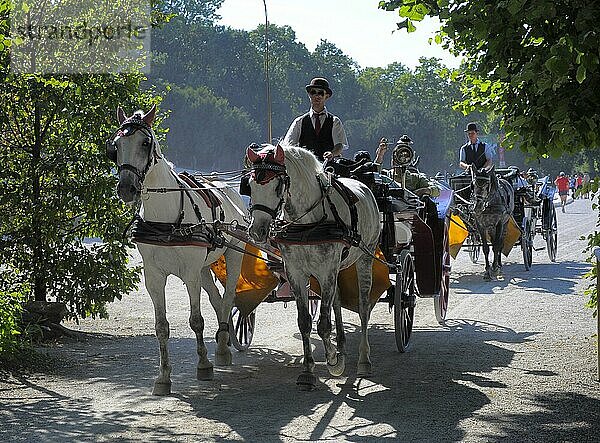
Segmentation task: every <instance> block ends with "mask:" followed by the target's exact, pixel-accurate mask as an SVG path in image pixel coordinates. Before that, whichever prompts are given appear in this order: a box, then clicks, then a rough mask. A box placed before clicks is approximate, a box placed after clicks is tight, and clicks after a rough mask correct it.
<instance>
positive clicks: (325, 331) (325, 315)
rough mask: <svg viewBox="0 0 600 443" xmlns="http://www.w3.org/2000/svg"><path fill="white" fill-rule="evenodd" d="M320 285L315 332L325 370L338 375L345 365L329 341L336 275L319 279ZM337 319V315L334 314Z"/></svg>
mask: <svg viewBox="0 0 600 443" xmlns="http://www.w3.org/2000/svg"><path fill="white" fill-rule="evenodd" d="M319 283H320V286H321V313H320V315H319V321H318V323H317V333H318V334H319V336H320V337H321V339H322V340H323V346H324V347H325V359H326V360H327V370H328V371H329V373H330V374H331V375H333V376H336V377H339V376H340V375H342V374H343V373H344V368H345V366H346V363H345V359H344V358H338V357H339V355H338V353H337V349H336V347H335V346H334V345H333V343H332V342H331V305H332V303H333V302H334V299H335V297H336V295H337V291H336V287H337V275H336V274H335V273H331V274H330V275H329V276H327V277H326V278H324V279H320V280H319ZM336 319H337V316H336Z"/></svg>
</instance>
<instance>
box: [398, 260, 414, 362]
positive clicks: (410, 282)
mask: <svg viewBox="0 0 600 443" xmlns="http://www.w3.org/2000/svg"><path fill="white" fill-rule="evenodd" d="M416 299H417V297H416V294H415V268H414V264H413V259H412V256H411V255H410V253H409V252H408V251H407V250H404V251H402V252H400V255H399V256H398V259H397V261H396V286H395V289H394V328H395V331H396V346H397V347H398V351H400V352H406V350H407V349H408V344H409V341H410V336H411V334H412V328H413V319H414V314H415V303H416V301H417V300H416Z"/></svg>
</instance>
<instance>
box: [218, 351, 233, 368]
mask: <svg viewBox="0 0 600 443" xmlns="http://www.w3.org/2000/svg"><path fill="white" fill-rule="evenodd" d="M215 363H216V364H217V366H231V364H232V358H231V352H226V353H223V354H215Z"/></svg>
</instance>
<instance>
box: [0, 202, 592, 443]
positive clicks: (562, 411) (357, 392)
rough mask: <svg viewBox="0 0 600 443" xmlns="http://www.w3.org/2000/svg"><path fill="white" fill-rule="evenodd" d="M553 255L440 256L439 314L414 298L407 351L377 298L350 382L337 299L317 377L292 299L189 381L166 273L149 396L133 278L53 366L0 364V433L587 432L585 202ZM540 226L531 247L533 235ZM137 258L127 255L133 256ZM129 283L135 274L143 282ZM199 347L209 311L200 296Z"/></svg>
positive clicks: (339, 436)
mask: <svg viewBox="0 0 600 443" xmlns="http://www.w3.org/2000/svg"><path fill="white" fill-rule="evenodd" d="M558 223H559V246H558V258H557V260H558V261H557V263H551V262H550V261H549V260H548V258H547V255H546V251H545V250H542V251H535V252H534V256H533V262H534V264H533V268H532V269H531V270H530V271H525V270H524V266H523V264H522V258H521V254H520V250H519V249H514V250H513V252H512V253H511V255H510V256H509V257H508V259H507V260H506V264H505V267H504V278H503V279H502V280H498V281H493V282H484V281H483V280H482V271H483V265H482V264H481V263H479V264H472V263H471V262H470V261H469V258H468V254H466V253H461V254H459V257H458V259H457V260H456V261H454V262H453V263H452V265H453V269H452V282H451V291H452V292H451V294H450V297H451V298H450V308H449V313H448V321H447V323H446V325H445V326H440V325H438V324H437V322H436V321H435V318H434V314H433V306H432V302H431V300H428V299H420V300H419V301H418V305H417V309H416V315H417V318H416V323H415V328H414V332H413V338H412V341H411V348H410V350H409V352H407V353H405V354H399V353H398V352H397V351H396V348H395V342H394V331H393V318H392V316H391V315H390V314H389V312H388V310H387V307H386V306H384V305H383V304H379V305H378V306H377V307H376V308H375V310H374V312H373V315H372V321H371V329H370V338H371V350H372V359H373V362H374V370H375V374H374V376H373V377H372V378H371V379H368V380H367V379H357V378H356V377H355V375H354V374H355V367H356V358H357V352H356V350H357V344H358V333H357V332H356V331H357V330H358V326H357V325H358V324H359V323H358V316H357V315H355V314H353V313H350V312H347V311H345V318H344V320H345V323H346V328H347V331H348V332H349V334H348V350H349V359H348V360H349V361H348V365H347V368H346V376H345V377H340V378H337V379H336V378H332V377H330V376H328V374H327V370H326V368H325V364H324V359H323V351H322V347H321V345H320V344H319V342H318V337H317V336H316V334H314V336H313V337H314V339H313V341H314V343H315V345H316V354H315V357H316V359H317V368H316V371H317V375H318V376H319V377H320V378H319V382H318V385H317V389H316V390H315V391H313V392H301V391H299V390H298V389H297V388H296V386H295V379H296V377H297V375H298V373H299V371H300V359H301V354H302V349H301V342H300V340H299V334H298V331H297V326H296V312H295V306H294V304H293V303H292V304H290V305H288V306H287V308H285V307H284V305H283V304H281V303H278V304H263V305H261V306H260V307H259V309H258V313H257V331H256V334H255V337H254V342H253V343H252V347H251V349H250V350H249V351H248V352H246V353H237V352H236V353H235V354H234V366H232V367H230V368H219V369H217V370H216V371H215V379H214V380H213V381H211V382H198V381H197V380H195V364H196V356H195V341H194V339H193V334H192V332H191V330H190V329H189V327H188V325H187V316H188V305H187V296H186V295H185V289H184V287H183V285H182V284H181V283H180V282H179V281H178V280H177V279H172V280H169V288H168V313H169V321H170V323H171V340H170V346H171V352H172V353H171V362H172V364H173V377H172V378H173V395H171V396H169V397H153V396H152V395H150V392H151V387H152V383H153V379H154V377H155V376H156V372H157V364H158V349H157V345H156V340H155V338H154V335H153V334H154V330H153V328H154V326H153V325H154V320H153V311H152V307H151V303H150V299H149V297H148V295H147V294H146V292H145V290H144V289H140V291H139V292H135V293H133V294H131V295H128V296H125V297H124V298H123V300H122V301H119V302H115V303H113V304H111V305H110V307H109V311H110V315H111V318H110V320H85V321H82V322H81V324H80V325H75V324H67V326H68V327H70V328H72V329H77V330H80V331H83V332H85V335H84V336H85V338H84V339H83V340H79V341H75V340H72V339H65V340H63V341H61V342H60V343H58V344H56V345H53V346H50V347H47V348H45V349H44V350H43V352H47V354H48V355H49V356H50V357H52V358H54V359H57V363H56V364H54V366H53V367H54V369H52V370H50V371H47V372H45V373H35V374H28V375H19V376H14V375H8V374H6V373H4V374H1V373H0V374H1V375H0V423H1V424H0V441H6V442H39V441H42V442H46V441H48V442H66V441H68V442H78V441H82V442H83V441H86V442H88V441H94V442H103V441H123V442H129V441H131V442H133V441H184V442H187V441H190V442H191V441H239V440H242V441H252V442H264V441H284V442H288V441H325V440H329V441H342V440H345V441H375V440H377V441H381V440H390V441H391V440H393V441H423V442H453V441H468V442H471V441H472V442H480V441H486V442H500V441H502V442H530V441H531V442H559V441H560V442H563V441H565V442H566V441H569V442H570V441H572V442H588V441H589V442H592V441H593V442H597V441H598V438H599V437H598V436H599V435H600V383H598V381H597V372H596V371H597V368H596V337H595V335H594V334H595V332H596V320H595V319H593V318H592V316H591V311H590V310H589V309H586V308H584V306H583V305H584V303H585V297H584V296H583V290H584V288H585V285H586V282H584V281H582V280H581V279H580V275H581V274H582V273H584V272H585V271H586V270H587V269H588V268H589V265H588V264H586V263H585V257H584V255H583V254H582V250H583V249H584V247H585V243H584V242H583V241H581V240H579V237H580V236H581V235H584V234H587V233H589V232H591V231H593V230H594V226H595V223H596V215H595V213H594V212H593V211H592V210H591V209H590V202H589V200H576V201H574V202H573V203H571V204H570V205H569V206H568V207H567V212H566V213H565V214H562V213H561V212H560V211H559V212H558ZM542 244H543V242H542V240H541V236H538V238H536V246H537V247H539V246H542ZM137 259H138V260H139V258H137ZM142 288H143V285H142ZM204 315H205V318H206V320H207V332H206V336H207V337H208V339H207V344H208V346H209V352H210V354H211V357H212V354H213V352H214V341H213V339H212V338H211V337H212V336H213V335H214V331H215V330H216V325H215V316H214V313H213V312H212V309H211V308H210V307H209V306H208V301H207V300H204Z"/></svg>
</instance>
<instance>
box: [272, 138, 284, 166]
mask: <svg viewBox="0 0 600 443" xmlns="http://www.w3.org/2000/svg"><path fill="white" fill-rule="evenodd" d="M274 160H275V163H279V164H280V165H283V163H284V161H285V154H284V153H283V148H282V147H281V145H280V144H279V143H278V144H277V146H276V147H275V157H274Z"/></svg>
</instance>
